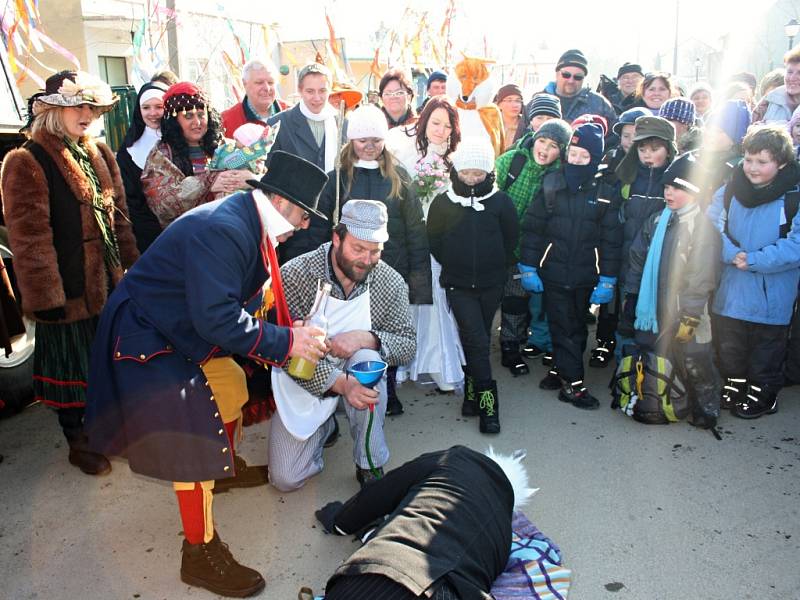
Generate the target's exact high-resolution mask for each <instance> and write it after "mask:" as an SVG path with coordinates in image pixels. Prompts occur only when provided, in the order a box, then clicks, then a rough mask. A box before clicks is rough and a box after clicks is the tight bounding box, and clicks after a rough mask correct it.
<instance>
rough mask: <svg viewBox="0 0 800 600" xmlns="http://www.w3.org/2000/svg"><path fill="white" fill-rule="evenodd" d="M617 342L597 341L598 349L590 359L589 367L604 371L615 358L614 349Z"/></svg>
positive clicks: (593, 351)
mask: <svg viewBox="0 0 800 600" xmlns="http://www.w3.org/2000/svg"><path fill="white" fill-rule="evenodd" d="M616 345H617V342H616V341H614V340H597V347H596V348H595V349H594V350H592V354H591V356H590V357H589V366H590V367H594V368H596V369H602V368H604V367H606V366H608V364H609V363H610V362H611V359H612V358H613V356H614V348H615V347H616Z"/></svg>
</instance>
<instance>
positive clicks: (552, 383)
mask: <svg viewBox="0 0 800 600" xmlns="http://www.w3.org/2000/svg"><path fill="white" fill-rule="evenodd" d="M563 383H564V380H563V379H561V377H560V376H559V375H558V370H557V369H556V368H555V367H553V368H551V369H550V370H549V371H548V372H547V375H545V376H544V378H543V379H542V380H541V381H540V382H539V389H540V390H559V389H561V385H562V384H563Z"/></svg>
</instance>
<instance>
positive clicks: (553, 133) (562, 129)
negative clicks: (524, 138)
mask: <svg viewBox="0 0 800 600" xmlns="http://www.w3.org/2000/svg"><path fill="white" fill-rule="evenodd" d="M539 138H547V139H549V140H553V141H554V142H555V143H556V144H558V147H559V148H561V151H562V152H563V151H564V150H565V149H566V147H567V145H568V144H569V140H570V139H571V138H572V127H570V126H569V123H567V122H566V121H563V120H562V119H550V120H549V121H545V122H544V123H542V126H541V127H539V129H538V130H537V131H536V133H534V134H533V141H534V142H535V141H536V140H538V139H539Z"/></svg>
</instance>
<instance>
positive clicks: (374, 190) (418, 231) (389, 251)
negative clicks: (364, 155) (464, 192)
mask: <svg viewBox="0 0 800 600" xmlns="http://www.w3.org/2000/svg"><path fill="white" fill-rule="evenodd" d="M396 168H397V170H398V171H399V172H400V178H401V179H402V181H403V185H402V186H401V188H400V197H399V198H398V197H392V198H390V197H389V193H390V191H391V189H392V184H391V181H389V180H388V179H387V178H385V177H384V176H383V175H381V172H380V170H379V169H363V168H361V167H355V168H354V169H353V183H352V185H350V189H349V190H348V178H347V175H346V174H345V173H344V172H342V174H341V178H340V188H339V189H340V198H339V215H340V216H341V207H342V206H344V203H345V202H347V201H348V200H350V199H353V198H355V199H358V200H379V201H380V202H383V203H384V204H385V205H386V212H387V213H388V216H389V223H388V224H387V227H388V229H389V241H387V242H386V243H385V244H384V246H383V253H382V254H381V260H383V262H385V263H386V264H388V265H389V266H390V267H392V268H393V269H394V270H395V271H397V272H398V273H400V275H401V276H402V277H403V279H404V280H405V281H406V283H407V284H408V295H409V298H408V301H409V303H411V304H431V303H432V302H433V297H432V291H431V259H430V252H429V251H428V236H427V234H426V233H425V221H424V220H423V216H422V205H421V204H420V202H419V199H418V198H417V197H416V195H415V194H414V192H413V191H412V189H411V187H410V184H409V181H410V178H409V177H408V174H407V173H406V172H405V170H403V168H402V167H396ZM335 206H336V171H331V172H330V173H328V183H327V184H325V188H324V189H323V190H322V194H320V197H319V203H318V204H317V209H318V210H319V211H320V212H321V213H323V214H324V215H326V216H327V217H328V219H329V220H328V222H327V223H325V222H324V221H322V220H321V219H319V220H316V221H312V224H311V226H310V227H309V231H310V232H311V236H312V240H313V242H314V243H315V244H316V245H315V246H314V247H315V248H316V247H318V246H319V245H320V244H323V243H325V242H327V241H329V240H330V238H331V227H330V225H331V221H332V219H331V217H332V216H333V211H334V207H335ZM318 224H324V225H323V226H322V227H320V226H318Z"/></svg>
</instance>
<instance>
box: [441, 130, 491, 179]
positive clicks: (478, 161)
mask: <svg viewBox="0 0 800 600" xmlns="http://www.w3.org/2000/svg"><path fill="white" fill-rule="evenodd" d="M450 160H451V161H453V168H454V169H455V170H456V171H462V170H463V169H480V170H481V171H486V172H487V173H491V172H492V171H494V148H492V145H491V144H490V143H489V140H487V139H484V138H480V137H468V138H464V139H463V140H461V143H460V144H459V145H458V148H456V150H455V152H453V154H451V155H450Z"/></svg>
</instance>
